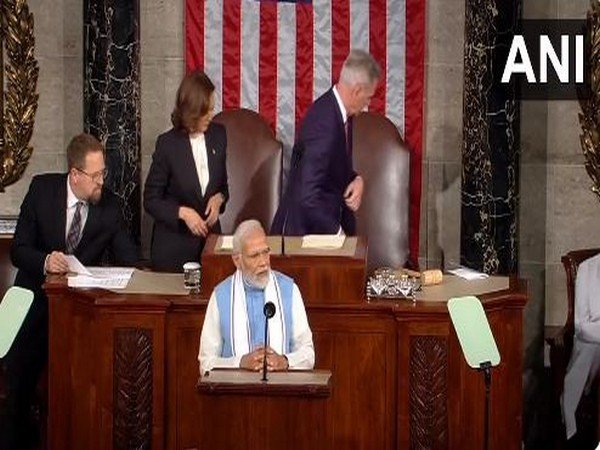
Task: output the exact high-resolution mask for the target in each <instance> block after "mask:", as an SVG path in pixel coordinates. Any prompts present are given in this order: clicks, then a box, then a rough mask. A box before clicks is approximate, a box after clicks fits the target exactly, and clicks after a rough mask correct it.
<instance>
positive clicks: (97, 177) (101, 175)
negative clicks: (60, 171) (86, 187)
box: [75, 167, 108, 183]
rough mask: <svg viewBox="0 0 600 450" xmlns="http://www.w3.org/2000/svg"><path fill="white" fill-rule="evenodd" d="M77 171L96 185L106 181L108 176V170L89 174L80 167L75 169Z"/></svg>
mask: <svg viewBox="0 0 600 450" xmlns="http://www.w3.org/2000/svg"><path fill="white" fill-rule="evenodd" d="M75 170H76V171H77V172H79V173H82V174H84V175H85V176H87V177H88V178H89V179H90V180H92V181H93V182H94V183H99V182H100V181H101V180H105V179H106V176H107V175H108V169H106V168H104V169H102V170H100V171H98V172H94V173H87V172H86V171H85V170H83V169H80V168H78V167H75Z"/></svg>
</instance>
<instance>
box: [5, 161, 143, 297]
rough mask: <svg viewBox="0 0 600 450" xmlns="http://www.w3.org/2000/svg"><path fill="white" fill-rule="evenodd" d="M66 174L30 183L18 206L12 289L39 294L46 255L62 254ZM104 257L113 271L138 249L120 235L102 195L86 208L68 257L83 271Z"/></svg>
mask: <svg viewBox="0 0 600 450" xmlns="http://www.w3.org/2000/svg"><path fill="white" fill-rule="evenodd" d="M66 209H67V174H55V173H50V174H43V175H37V176H35V177H33V179H32V180H31V185H30V186H29V191H28V192H27V195H26V196H25V199H24V200H23V203H22V205H21V212H20V214H19V219H18V221H17V227H16V229H15V235H14V237H13V243H12V248H11V259H12V262H13V265H14V266H15V267H16V268H17V269H18V272H17V276H16V279H15V285H17V286H22V287H25V288H27V289H31V290H33V291H34V292H35V293H36V297H37V295H40V294H43V292H42V283H43V282H44V262H45V259H46V255H48V254H49V253H51V252H52V251H62V252H64V251H65V248H66V246H65V233H66V220H67V214H66ZM105 252H108V255H110V256H112V258H111V262H113V263H115V264H118V265H134V264H135V263H137V262H138V261H139V249H138V248H137V246H136V245H135V244H134V243H133V241H132V239H131V237H130V236H129V234H128V233H127V231H126V228H125V225H124V223H123V220H122V215H121V211H120V208H119V204H118V201H117V198H116V196H115V195H114V194H113V193H111V192H110V191H108V190H106V189H103V191H102V197H101V199H100V201H99V202H98V204H97V205H92V204H90V205H89V210H88V217H87V220H86V222H85V226H84V228H83V231H82V235H81V240H80V241H79V244H77V248H76V249H75V251H74V252H73V253H74V255H75V256H77V258H78V259H79V260H80V261H81V262H82V263H83V264H84V265H99V264H100V263H101V262H102V261H103V257H104V255H105Z"/></svg>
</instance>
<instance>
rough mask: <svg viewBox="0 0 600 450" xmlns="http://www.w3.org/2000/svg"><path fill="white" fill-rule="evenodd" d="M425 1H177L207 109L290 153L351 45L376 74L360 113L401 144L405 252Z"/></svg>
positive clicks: (415, 239)
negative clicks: (230, 112) (239, 121)
mask: <svg viewBox="0 0 600 450" xmlns="http://www.w3.org/2000/svg"><path fill="white" fill-rule="evenodd" d="M424 44H425V0H312V1H310V0H296V1H290V0H288V1H282V0H280V1H275V0H270V1H267V0H262V1H260V0H186V17H185V45H186V52H185V54H186V70H188V71H190V70H193V69H196V68H200V69H202V70H204V71H205V72H206V73H207V74H208V76H209V77H210V78H211V80H213V82H214V83H215V86H216V98H215V100H216V102H215V109H216V110H217V111H219V110H226V109H232V108H240V107H242V108H248V109H251V110H254V111H257V112H258V113H259V114H261V115H262V116H263V117H264V118H265V119H266V120H267V122H268V123H270V124H271V126H272V127H273V130H275V133H276V135H277V138H278V139H279V140H280V141H281V142H283V144H284V147H286V149H288V151H289V149H291V147H292V145H293V142H294V136H295V131H296V127H297V126H298V125H299V122H300V120H301V119H302V117H303V116H304V113H305V112H306V110H307V108H308V107H309V106H310V104H311V103H312V102H313V100H315V99H316V98H317V97H319V96H320V95H321V94H323V93H324V92H325V91H326V90H327V89H329V88H330V87H331V85H332V84H333V83H334V82H335V81H336V80H337V77H338V76H339V72H340V69H341V66H342V63H343V61H344V59H345V57H346V55H347V54H348V51H349V50H350V49H351V48H360V49H364V50H368V51H369V52H370V53H371V54H372V55H373V56H374V57H375V59H376V60H377V61H378V62H379V64H380V65H381V67H382V80H381V81H382V82H381V83H380V85H379V88H378V90H377V92H376V93H375V96H374V97H373V100H372V102H371V105H370V107H369V109H370V110H371V111H375V112H379V113H381V114H385V115H386V116H387V117H388V118H389V119H390V120H391V121H392V122H393V123H394V124H395V125H396V126H397V127H398V129H399V131H400V134H401V135H402V136H403V137H404V139H405V141H406V142H407V143H408V144H409V146H410V147H411V182H410V183H411V209H410V231H409V236H410V238H409V239H410V253H411V259H412V262H413V263H414V262H416V257H417V255H418V250H419V215H420V197H421V148H422V134H423V60H424Z"/></svg>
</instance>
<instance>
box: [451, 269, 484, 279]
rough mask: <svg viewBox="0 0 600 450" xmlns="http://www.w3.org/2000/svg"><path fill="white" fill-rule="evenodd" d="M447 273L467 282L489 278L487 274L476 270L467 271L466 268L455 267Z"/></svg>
mask: <svg viewBox="0 0 600 450" xmlns="http://www.w3.org/2000/svg"><path fill="white" fill-rule="evenodd" d="M448 273H451V274H452V275H456V276H457V277H460V278H464V279H465V280H469V281H471V280H483V279H484V278H488V277H489V275H488V274H487V273H483V272H478V271H476V270H473V269H469V268H468V267H457V268H456V269H452V270H449V271H448Z"/></svg>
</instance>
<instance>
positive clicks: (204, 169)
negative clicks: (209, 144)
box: [190, 133, 209, 195]
mask: <svg viewBox="0 0 600 450" xmlns="http://www.w3.org/2000/svg"><path fill="white" fill-rule="evenodd" d="M190 144H191V145H192V155H193V156H194V163H195V164H196V172H197V173H198V181H200V189H202V195H204V193H205V192H206V186H208V180H209V173H208V155H207V154H206V140H205V138H204V133H195V134H190Z"/></svg>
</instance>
